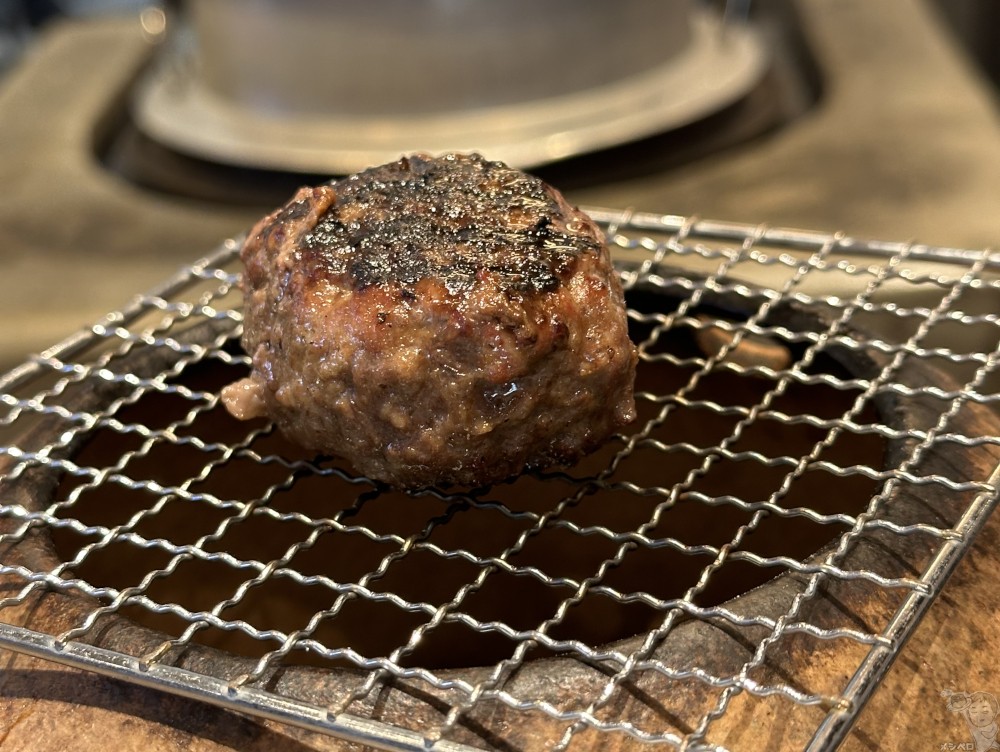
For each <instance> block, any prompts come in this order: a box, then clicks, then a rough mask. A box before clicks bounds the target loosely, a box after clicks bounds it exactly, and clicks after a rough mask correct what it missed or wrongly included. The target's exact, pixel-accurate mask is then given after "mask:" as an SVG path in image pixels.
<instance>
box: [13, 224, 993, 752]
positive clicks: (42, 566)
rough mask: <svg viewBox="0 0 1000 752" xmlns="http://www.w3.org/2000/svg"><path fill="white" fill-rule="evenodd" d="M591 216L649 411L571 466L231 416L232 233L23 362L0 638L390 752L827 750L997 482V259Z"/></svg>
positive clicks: (239, 356)
mask: <svg viewBox="0 0 1000 752" xmlns="http://www.w3.org/2000/svg"><path fill="white" fill-rule="evenodd" d="M591 213H592V214H593V215H594V216H595V218H597V219H598V220H599V221H600V222H601V223H602V224H603V225H604V226H605V228H606V229H607V231H608V234H609V237H610V238H611V239H612V243H613V247H614V249H615V254H616V262H617V263H618V264H619V265H620V266H619V268H620V270H621V273H622V278H623V280H624V283H625V286H626V289H627V296H628V303H629V307H630V308H629V317H630V326H631V332H632V334H633V337H634V339H635V340H636V342H637V344H638V345H639V349H640V353H641V361H640V367H639V374H638V379H637V403H638V409H639V419H638V420H637V421H636V423H635V424H634V425H633V427H632V428H631V430H630V431H629V432H628V433H626V434H622V435H619V436H617V437H615V439H614V440H612V441H611V442H609V444H608V445H607V446H606V447H605V448H604V449H602V450H600V451H599V452H597V453H596V454H595V455H593V456H592V457H590V458H587V459H585V460H584V461H582V462H581V463H580V464H579V465H577V466H574V467H571V468H565V469H562V470H551V471H546V472H538V473H533V474H531V475H529V476H525V477H523V478H520V479H517V480H516V481H513V482H511V483H507V484H500V485H498V486H496V487H493V488H484V489H474V490H471V491H461V492H459V491H454V490H428V491H425V492H422V493H418V494H414V495H411V496H404V495H402V494H396V493H392V492H388V491H385V490H384V489H381V488H380V487H378V486H377V485H376V484H374V483H372V482H370V481H368V480H367V479H365V478H362V477H358V476H356V475H355V474H354V473H353V472H352V471H351V469H350V468H349V467H346V466H344V465H343V464H341V463H339V462H338V461H337V460H336V459H334V458H328V457H319V458H317V457H312V456H307V455H304V454H302V452H301V451H300V450H298V449H296V448H295V447H293V446H290V445H288V444H286V443H285V442H284V441H283V440H282V439H281V437H280V436H279V435H278V434H276V433H275V431H274V430H273V427H272V426H270V425H268V424H267V423H264V422H258V423H252V424H238V423H236V422H235V421H232V420H231V419H229V418H228V417H227V416H226V414H225V412H224V411H223V410H222V408H221V405H220V404H219V399H218V389H219V388H220V387H221V386H222V385H223V384H225V383H227V382H228V381H230V380H232V379H233V378H236V377H238V376H239V375H241V374H242V373H243V372H245V370H246V368H247V367H248V359H247V357H246V356H245V355H244V354H243V353H242V352H241V351H240V349H239V347H238V346H237V344H236V338H237V337H238V332H239V325H240V321H241V316H240V305H241V296H240V294H239V292H238V289H237V282H238V272H239V268H238V244H237V243H236V242H235V241H231V242H227V243H226V244H224V245H223V246H222V247H221V248H220V249H219V250H218V251H217V252H216V253H215V254H214V255H212V256H211V257H209V258H207V259H204V260H202V261H199V262H198V263H196V264H194V265H192V266H191V267H189V268H187V269H185V270H184V271H183V272H182V273H181V274H179V275H178V276H177V277H176V278H175V279H173V280H171V281H169V282H168V283H167V284H165V285H164V286H163V287H162V288H161V289H159V290H157V291H155V292H153V293H150V294H147V295H142V296H139V297H137V298H136V299H135V300H134V301H133V302H132V303H131V304H130V305H129V306H128V307H126V308H125V309H123V310H122V311H119V312H115V313H112V314H109V315H108V316H107V317H106V318H105V319H104V320H103V321H101V322H100V323H98V324H97V325H95V326H94V327H92V328H90V329H88V330H87V331H85V332H82V333H80V334H79V335H78V336H76V337H73V338H70V339H69V340H67V341H65V342H63V343H62V344H60V345H57V346H55V347H53V348H52V349H50V350H49V351H47V352H45V353H43V354H42V355H41V356H39V357H37V358H34V359H32V360H31V361H29V362H27V363H25V364H24V365H23V366H21V367H20V368H18V369H15V370H14V371H12V372H11V373H9V374H7V375H6V376H5V377H3V378H2V380H0V444H2V449H0V452H2V453H0V458H2V460H0V461H2V463H3V464H2V465H0V469H2V472H3V481H2V485H0V492H2V496H0V645H2V646H3V647H6V648H9V649H13V650H15V651H21V652H25V653H29V654H32V655H36V656H41V657H44V658H48V659H51V660H54V661H58V662H61V663H64V664H70V665H74V666H79V667H83V668H87V669H90V670H94V671H99V672H102V673H105V674H110V675H112V676H116V677H119V678H123V679H125V680H128V681H132V682H136V683H139V684H143V685H147V686H153V687H157V688H159V689H164V690H166V691H170V692H175V693H179V694H183V695H186V696H191V697H196V698H200V699H204V700H208V701H210V702H213V703H216V704H219V705H222V706H225V707H229V708H233V709H238V710H241V711H245V712H249V713H253V714H257V715H261V716H265V717H269V718H272V719H276V720H280V721H284V722H290V723H293V724H296V725H299V726H303V727H306V728H309V729H314V730H320V731H323V732H326V733H330V734H333V735H339V736H342V737H344V738H345V739H349V740H354V741H363V742H366V743H369V744H372V745H373V746H378V747H384V748H387V749H425V748H427V745H428V744H436V745H437V748H440V749H469V748H473V749H483V748H493V747H495V746H502V745H504V744H506V745H508V747H511V748H521V747H525V748H538V749H541V748H546V749H564V748H572V749H577V748H591V747H596V746H600V744H601V743H602V742H604V741H607V740H609V739H614V740H615V741H616V742H619V743H623V742H629V743H634V744H635V745H637V746H644V745H645V744H646V743H666V744H667V745H668V746H672V747H676V748H679V749H730V748H732V749H737V748H739V746H738V745H735V746H731V745H733V742H732V741H731V740H732V739H736V738H738V736H734V735H733V729H734V728H739V727H741V726H742V725H743V724H745V723H746V721H747V719H748V718H752V717H755V714H763V715H764V716H766V714H768V713H774V714H775V715H777V714H778V713H780V714H782V716H783V717H784V718H785V719H788V718H790V719H792V720H791V722H790V723H789V728H791V729H792V731H791V732H790V736H789V737H788V739H787V741H788V743H789V744H790V745H791V746H792V747H799V748H805V747H808V748H811V749H829V748H833V747H834V746H836V744H837V743H838V741H839V740H840V739H842V738H843V736H844V734H845V733H846V732H847V730H848V728H849V726H850V723H851V722H852V721H853V720H854V718H855V717H856V715H857V713H858V712H859V711H860V709H861V707H862V706H863V704H864V702H865V700H866V699H867V697H868V696H869V695H870V693H871V692H872V691H874V689H875V687H876V686H877V683H878V680H879V679H880V678H881V676H882V675H884V672H885V671H886V670H887V668H888V666H889V664H890V663H891V660H892V658H893V657H895V655H896V654H897V653H898V651H899V650H900V648H901V646H902V644H903V642H904V641H905V639H906V637H907V636H908V635H909V634H910V633H911V632H912V630H913V629H914V627H915V626H916V624H917V623H918V622H919V619H920V616H921V615H922V613H923V612H924V610H925V609H926V608H927V606H928V605H929V604H930V603H931V602H932V601H933V599H934V598H935V597H936V596H937V594H938V593H939V592H940V590H941V588H942V585H943V582H944V580H945V578H946V577H947V575H948V573H949V572H950V571H951V569H952V568H953V567H954V565H955V563H956V562H957V561H958V559H959V557H960V556H961V555H962V553H963V552H964V551H965V550H966V549H967V548H968V546H969V544H970V541H971V540H972V537H973V536H974V534H975V532H976V531H977V530H978V528H979V527H980V526H981V525H982V524H983V522H984V521H985V519H986V517H987V516H988V514H989V512H990V511H991V510H992V508H993V506H994V505H995V503H996V476H997V467H998V458H1000V449H998V444H1000V439H998V438H997V434H998V433H1000V432H998V431H997V430H996V423H995V419H994V417H993V413H992V405H993V403H995V402H996V400H997V394H996V387H995V381H996V379H995V370H996V360H997V346H998V341H1000V337H998V326H1000V320H998V317H997V315H996V314H994V313H993V311H996V310H997V305H996V304H997V298H998V282H997V280H996V279H995V278H994V277H993V276H992V275H993V273H994V272H995V271H996V269H997V266H998V263H1000V258H997V257H996V256H994V255H992V254H990V253H989V252H986V251H983V252H972V251H962V250H954V249H942V248H929V247H925V246H919V245H916V244H907V243H898V244H897V243H871V242H859V241H855V240H852V239H850V238H847V237H844V236H841V235H827V234H823V233H814V232H798V231H787V230H774V229H768V228H766V227H747V226H741V225H735V224H729V223H717V222H698V221H695V220H687V219H684V218H681V217H674V216H661V215H650V214H634V213H632V212H618V211H608V210H598V209H594V210H591ZM40 537H44V538H45V539H46V544H45V546H43V547H42V548H39V547H38V540H39V538H40ZM886 551H888V552H890V553H891V554H892V555H891V556H885V555H884V554H885V552H886ZM44 598H50V599H51V598H58V599H63V600H61V601H60V603H67V604H73V605H74V607H73V608H68V607H67V608H65V609H63V612H65V613H66V614H69V616H67V617H66V618H65V619H64V620H63V621H52V622H47V623H34V622H32V621H31V618H30V616H28V615H27V614H28V612H29V611H30V609H29V608H28V607H29V606H30V605H32V604H35V603H37V602H38V601H39V599H44ZM832 603H836V604H838V608H836V609H834V608H832V607H831V604H832ZM844 604H849V605H850V607H851V608H850V613H849V614H847V615H845V614H844V613H843V608H844ZM122 624H128V625H133V624H138V625H140V628H139V629H138V630H135V629H132V630H131V631H128V636H129V637H128V639H125V638H124V637H116V635H120V634H124V632H123V631H122V629H121V625H122ZM116 630H118V631H116ZM109 635H110V636H109ZM844 677H847V679H845V678H844Z"/></svg>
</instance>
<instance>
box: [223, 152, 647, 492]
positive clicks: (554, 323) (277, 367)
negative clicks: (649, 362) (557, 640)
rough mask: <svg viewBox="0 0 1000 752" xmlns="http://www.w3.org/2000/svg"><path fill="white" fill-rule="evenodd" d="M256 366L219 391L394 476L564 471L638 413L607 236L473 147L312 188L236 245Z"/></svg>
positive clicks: (246, 339) (244, 410)
mask: <svg viewBox="0 0 1000 752" xmlns="http://www.w3.org/2000/svg"><path fill="white" fill-rule="evenodd" d="M242 259H243V262H244V276H243V286H244V294H245V306H244V317H245V321H244V334H243V346H244V348H245V349H246V351H247V352H248V353H249V354H250V355H251V357H252V361H253V369H252V372H251V374H250V376H249V377H247V378H246V379H243V380H241V381H239V382H236V383H235V384H233V385H231V386H229V387H227V388H226V389H225V390H224V392H223V401H224V402H225V404H226V406H227V408H228V409H229V410H230V412H231V413H233V414H234V415H235V416H236V417H238V418H251V417H255V416H258V415H268V416H270V417H271V418H273V419H274V420H275V421H276V422H277V424H278V426H279V427H280V429H281V430H282V431H283V432H284V433H285V434H286V435H287V436H289V437H290V438H291V439H293V440H294V441H296V442H297V443H300V444H302V445H303V446H305V447H307V448H310V449H313V450H317V451H320V452H324V453H329V454H335V455H339V456H341V457H344V458H346V459H347V460H349V461H350V462H351V463H352V465H353V466H354V467H355V468H356V469H357V470H358V471H360V472H362V473H365V474H366V475H368V476H370V477H372V478H375V479H379V480H381V481H384V482H386V483H388V484H390V485H393V486H398V487H404V488H414V487H420V486H427V485H444V484H451V483H455V484H461V485H470V486H471V485H481V484H486V483H490V482H495V481H499V480H503V479H504V478H507V477H509V476H511V475H514V474H517V473H519V472H521V471H522V470H524V469H525V468H537V467H543V466H547V465H552V464H565V463H570V462H573V461H574V460H576V459H577V458H579V457H580V456H581V455H582V454H584V453H586V452H588V451H591V450H592V449H594V448H596V447H597V446H598V445H599V444H600V443H602V442H603V441H604V440H605V439H607V438H608V437H609V436H610V435H611V434H612V433H613V432H614V431H616V430H617V429H619V428H620V427H621V426H623V425H625V424H626V423H628V422H629V421H630V420H632V419H633V417H634V413H635V406H634V400H633V396H632V383H633V379H634V374H635V364H636V353H635V348H634V347H633V345H632V343H631V342H630V341H629V339H628V333H627V325H626V318H625V309H624V303H623V296H622V289H621V285H620V283H619V281H618V278H617V276H616V275H615V273H614V271H613V270H612V268H611V263H610V259H609V254H608V250H607V247H606V246H605V244H604V241H603V237H602V235H601V232H600V230H599V229H598V228H597V227H596V226H595V225H594V224H593V223H592V222H591V221H590V219H589V218H588V217H587V216H586V215H584V214H583V213H581V212H580V211H578V210H576V209H574V208H572V207H570V206H569V205H567V204H566V202H565V200H564V199H563V198H562V196H561V195H560V194H559V193H558V192H557V191H556V190H554V189H553V188H551V187H549V186H547V185H546V184H545V183H543V182H542V181H540V180H538V179H536V178H533V177H529V176H527V175H525V174H524V173H522V172H519V171H516V170H513V169H510V168H508V167H506V166H504V165H502V164H500V163H498V162H489V161H486V160H484V159H482V158H481V157H479V156H474V155H473V156H462V155H448V156H444V157H440V158H435V159H431V158H425V157H410V158H408V159H406V158H404V159H401V160H399V161H398V162H394V163H392V164H388V165H384V166H381V167H376V168H373V169H370V170H366V171H364V172H362V173H359V174H357V175H353V176H351V177H347V178H344V179H343V180H339V181H336V182H334V183H331V184H329V185H324V186H320V187H318V188H303V189H301V190H300V191H299V192H298V193H297V194H296V195H295V197H294V198H293V199H292V200H291V201H290V202H289V203H288V204H287V205H285V206H284V207H282V208H280V209H278V210H277V211H275V212H274V213H272V214H270V215H269V216H267V217H265V218H264V219H262V220H261V221H260V222H259V223H258V224H257V225H256V226H255V227H254V228H253V230H252V231H251V232H250V234H249V236H248V238H247V240H246V243H245V245H244V246H243V249H242Z"/></svg>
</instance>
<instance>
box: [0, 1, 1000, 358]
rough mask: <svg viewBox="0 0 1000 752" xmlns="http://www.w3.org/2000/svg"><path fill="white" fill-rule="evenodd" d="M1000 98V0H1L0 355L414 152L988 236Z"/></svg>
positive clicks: (761, 213)
mask: <svg viewBox="0 0 1000 752" xmlns="http://www.w3.org/2000/svg"><path fill="white" fill-rule="evenodd" d="M998 113H1000V4H998V3H996V2H994V1H993V0H937V1H936V2H935V1H934V0H888V1H887V2H879V3H872V2H868V0H839V1H838V2H836V3H832V2H827V1H826V0H758V2H749V0H729V2H725V1H719V2H699V1H698V0H620V2H615V3H610V2H606V1H605V0H595V1H591V0H545V1H544V2H538V1H537V0H493V2H490V3H487V2H471V0H338V1H336V2H334V1H332V0H331V1H326V2H324V1H322V0H290V1H288V0H286V2H278V1H277V0H187V1H186V2H172V3H163V4H150V3H149V2H133V1H130V0H0V185H2V189H0V260H2V267H0V269H2V271H0V319H2V322H3V325H2V326H0V371H2V370H6V369H7V368H10V367H12V366H14V365H16V364H17V363H19V362H22V361H23V360H24V359H25V358H27V357H29V355H30V354H31V353H34V352H38V351H41V350H42V349H44V348H45V347H47V346H49V345H52V344H54V343H55V342H57V341H58V340H60V339H62V338H63V337H64V336H66V335H68V334H69V333H71V332H72V331H74V330H76V329H78V328H79V327H81V326H84V325H86V324H88V323H89V322H92V321H95V320H96V319H97V318H99V317H100V316H101V315H102V314H104V313H106V312H107V311H109V310H113V309H115V308H117V307H119V306H121V305H122V304H124V303H125V302H126V301H128V299H129V298H130V297H131V296H132V295H134V294H136V293H139V292H142V291H144V290H146V289H148V288H149V287H151V286H152V285H154V284H156V283H157V282H159V281H161V280H163V279H164V278H166V277H168V276H169V275H170V274H172V273H173V272H174V271H176V270H177V269H179V268H180V267H181V266H183V265H185V264H187V263H190V262H191V261H193V260H195V259H197V258H199V257H201V256H203V255H205V254H207V253H209V252H210V251H211V250H212V249H213V248H214V247H215V246H216V245H217V244H218V243H219V242H220V241H222V240H223V239H224V238H226V237H230V236H232V235H235V234H237V233H239V232H241V231H243V230H244V229H246V228H247V227H248V226H249V225H250V224H251V223H252V222H253V221H254V220H255V219H256V218H257V217H258V216H260V215H261V214H263V213H264V212H266V211H269V210H270V209H271V208H273V207H274V206H275V205H277V204H278V203H280V202H282V201H284V200H285V199H286V198H287V197H288V196H289V195H290V194H291V193H292V191H293V190H294V189H295V188H296V187H297V186H299V185H301V184H305V183H315V182H319V181H322V180H325V179H328V178H329V177H330V176H334V175H338V174H343V173H345V172H350V171H353V170H357V169H361V168H363V167H365V166H367V165H370V164H375V163H379V162H383V161H388V160H390V159H394V158H396V157H397V156H398V155H399V154H400V153H402V152H406V151H411V150H427V151H432V152H436V151H443V150H447V149H456V150H471V149H476V150H479V151H482V152H483V153H484V154H486V155H487V156H489V157H492V158H497V159H503V160H505V161H508V162H510V163H511V164H514V165H516V166H519V167H523V168H525V169H528V170H530V171H532V172H535V173H536V174H539V175H540V176H542V177H543V178H545V179H547V180H549V181H551V182H552V183H553V184H555V185H556V186H557V187H559V188H561V189H562V190H563V191H564V192H565V193H566V194H567V196H568V197H569V199H570V200H571V201H572V202H574V203H577V204H583V205H587V206H598V207H611V208H619V209H624V208H634V209H636V210H642V211H652V212H658V213H665V214H679V215H697V216H700V217H704V218H711V219H725V220H733V221H738V222H747V223H754V224H756V223H768V224H771V225H778V226H785V227H798V228H807V229H816V230H823V231H834V230H843V231H845V232H847V233H848V234H850V235H852V236H856V237H860V238H878V239H883V240H908V239H911V238H912V239H919V240H920V241H921V242H925V243H929V244H933V245H942V246H951V247H960V248H983V247H986V246H994V247H995V246H996V245H997V244H998V239H1000V219H998V217H1000V212H998V211H997V204H998V200H1000V116H998Z"/></svg>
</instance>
